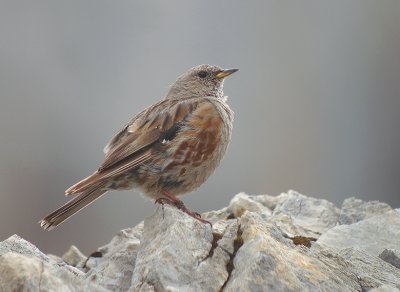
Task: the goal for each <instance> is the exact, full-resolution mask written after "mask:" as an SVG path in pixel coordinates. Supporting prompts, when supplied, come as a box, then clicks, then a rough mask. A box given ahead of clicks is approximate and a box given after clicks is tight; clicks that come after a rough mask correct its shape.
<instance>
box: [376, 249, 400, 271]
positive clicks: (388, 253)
mask: <svg viewBox="0 0 400 292" xmlns="http://www.w3.org/2000/svg"><path fill="white" fill-rule="evenodd" d="M379 258H381V259H382V260H384V261H385V262H387V263H389V264H391V265H393V266H395V267H396V268H398V269H400V252H399V251H398V250H393V249H385V250H384V251H382V253H381V254H380V255H379Z"/></svg>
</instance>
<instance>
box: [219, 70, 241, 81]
mask: <svg viewBox="0 0 400 292" xmlns="http://www.w3.org/2000/svg"><path fill="white" fill-rule="evenodd" d="M238 70H239V69H226V70H222V71H220V72H218V73H217V74H216V75H215V77H217V78H220V79H223V78H225V77H228V76H229V75H231V74H233V73H235V72H236V71H238Z"/></svg>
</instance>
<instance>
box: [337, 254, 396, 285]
mask: <svg viewBox="0 0 400 292" xmlns="http://www.w3.org/2000/svg"><path fill="white" fill-rule="evenodd" d="M339 255H340V256H342V257H343V258H344V259H346V260H347V261H348V262H349V263H351V264H352V267H351V269H350V270H351V271H352V273H354V274H355V275H356V276H357V278H358V281H359V282H360V285H361V287H362V290H363V291H367V290H369V289H372V288H377V287H380V286H382V285H389V286H392V287H397V288H400V270H399V269H396V268H395V267H393V266H392V265H391V264H388V263H386V262H384V261H383V260H381V259H380V258H378V257H375V256H371V255H369V254H367V253H365V252H363V251H358V250H355V249H353V248H347V249H344V250H342V251H341V252H340V253H339Z"/></svg>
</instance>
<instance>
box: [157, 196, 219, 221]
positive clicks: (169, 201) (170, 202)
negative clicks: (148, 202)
mask: <svg viewBox="0 0 400 292" xmlns="http://www.w3.org/2000/svg"><path fill="white" fill-rule="evenodd" d="M163 194H164V195H165V196H166V198H158V199H157V200H155V203H156V204H161V205H164V204H168V205H171V206H175V207H176V208H177V209H179V210H181V211H182V212H184V213H186V214H188V215H189V216H190V217H193V218H194V219H196V220H199V221H200V222H202V223H205V224H210V226H211V228H212V224H211V222H210V221H207V220H204V219H202V218H201V215H200V214H199V213H197V212H193V211H191V210H189V209H188V208H187V207H186V206H185V204H184V203H183V202H182V201H181V200H179V199H178V198H177V197H175V196H174V195H172V194H170V193H168V192H163Z"/></svg>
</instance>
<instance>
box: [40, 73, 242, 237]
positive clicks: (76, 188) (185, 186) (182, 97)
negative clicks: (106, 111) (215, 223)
mask: <svg viewBox="0 0 400 292" xmlns="http://www.w3.org/2000/svg"><path fill="white" fill-rule="evenodd" d="M236 71H237V69H230V70H222V69H221V68H219V67H217V66H210V65H200V66H196V67H194V68H192V69H190V70H189V71H188V72H186V73H185V74H183V75H182V76H180V77H179V78H178V79H177V80H176V82H175V83H174V84H173V85H172V86H171V89H170V91H169V93H168V95H167V96H166V97H165V99H163V100H161V101H160V102H158V103H156V104H154V105H152V106H150V107H148V108H146V109H144V110H143V111H142V112H141V113H139V114H138V115H137V116H136V117H134V118H133V119H132V120H131V121H130V122H129V123H128V124H127V125H126V126H125V127H124V129H122V130H121V131H120V132H119V133H118V134H117V135H116V136H114V137H113V138H112V139H111V140H110V142H109V143H108V144H107V146H106V147H105V148H104V152H105V160H104V162H103V163H102V164H101V165H100V167H99V168H98V170H97V171H95V172H94V173H93V174H92V175H91V176H89V177H87V178H85V179H83V180H82V181H80V182H78V183H77V184H75V185H73V186H71V187H70V188H69V189H67V190H66V191H65V193H66V195H76V197H75V198H74V199H72V200H70V201H69V202H68V203H66V204H65V205H63V206H62V207H60V208H59V209H57V210H56V211H54V212H53V213H51V214H50V215H48V216H46V217H45V218H44V219H43V220H41V221H40V224H41V226H42V227H43V228H44V229H48V230H50V229H53V228H54V227H56V226H58V225H59V224H61V223H62V222H64V221H65V220H66V219H68V218H69V217H70V216H72V215H74V214H75V213H76V212H78V211H79V210H81V209H82V208H84V207H86V206H87V205H89V204H90V203H92V202H93V201H94V200H96V199H97V198H99V197H100V196H102V195H103V194H104V193H105V192H107V191H108V190H123V189H132V188H135V189H138V190H140V191H141V192H143V193H144V194H145V195H147V196H149V197H152V198H154V199H156V202H158V203H162V204H164V203H169V204H172V205H175V206H176V207H178V208H179V209H181V210H182V211H184V212H185V213H187V214H189V215H190V216H192V217H195V218H196V219H198V220H200V221H203V222H206V221H205V220H202V219H201V218H200V215H198V214H197V213H194V212H192V211H190V210H189V209H187V208H186V207H185V206H184V204H183V203H182V201H180V200H179V199H178V198H176V197H175V196H177V195H182V194H184V193H187V192H190V191H192V190H194V189H196V188H198V187H199V186H200V185H201V184H202V183H203V182H205V181H206V179H207V178H208V177H209V176H210V175H211V174H212V172H213V171H214V170H215V168H216V167H217V166H218V164H219V162H220V160H221V159H222V157H223V155H224V153H225V151H226V148H227V146H228V144H229V141H230V137H231V131H232V121H233V112H232V111H231V110H230V108H229V106H228V105H227V104H226V97H224V95H223V92H222V87H223V81H224V78H225V77H227V76H229V75H230V74H232V73H234V72H236Z"/></svg>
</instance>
